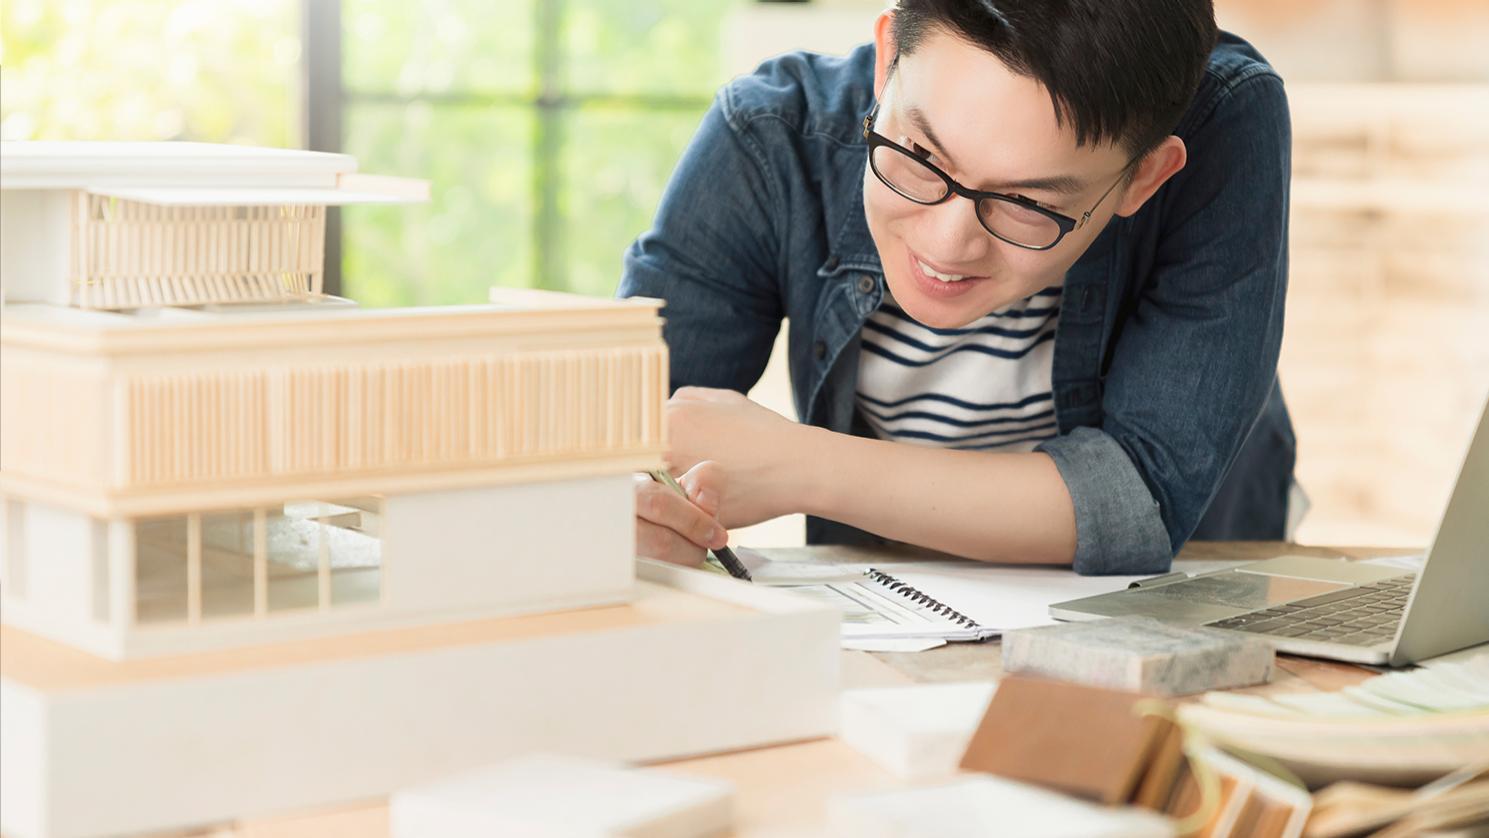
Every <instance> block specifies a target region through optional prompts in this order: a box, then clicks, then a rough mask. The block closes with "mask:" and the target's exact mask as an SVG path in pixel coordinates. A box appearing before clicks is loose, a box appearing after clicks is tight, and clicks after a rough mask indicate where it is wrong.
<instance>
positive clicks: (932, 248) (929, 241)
mask: <svg viewBox="0 0 1489 838" xmlns="http://www.w3.org/2000/svg"><path fill="white" fill-rule="evenodd" d="M918 227H919V229H918V231H917V232H919V234H920V235H919V236H917V239H918V242H917V244H918V246H917V247H916V248H915V249H916V250H918V251H920V252H922V253H924V254H926V256H927V257H929V258H931V259H934V260H936V261H938V262H942V263H946V262H954V263H956V264H958V265H969V264H973V263H976V262H980V261H982V259H983V258H985V257H986V256H987V248H988V241H987V240H988V239H989V238H991V237H990V236H989V235H988V234H987V231H985V230H983V229H982V225H981V224H979V223H978V222H977V211H976V210H975V209H974V208H973V206H972V202H971V201H970V200H968V199H966V198H963V197H962V196H960V195H953V196H951V198H950V199H949V200H947V201H944V202H942V203H939V204H936V205H935V206H929V207H922V208H921V218H920V224H919V225H918Z"/></svg>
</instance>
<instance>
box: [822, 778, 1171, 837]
mask: <svg viewBox="0 0 1489 838" xmlns="http://www.w3.org/2000/svg"><path fill="white" fill-rule="evenodd" d="M828 814H829V817H830V819H831V823H832V828H833V832H834V834H836V835H841V836H844V838H959V836H966V837H967V838H972V836H987V835H1017V836H1021V838H1035V837H1036V836H1040V837H1042V838H1064V837H1065V836H1068V837H1069V838H1107V837H1108V836H1110V837H1111V838H1115V837H1116V836H1122V838H1146V836H1154V838H1157V837H1158V836H1170V835H1173V825H1172V822H1171V821H1170V820H1169V819H1168V818H1166V817H1163V816H1162V815H1158V814H1155V813H1153V812H1149V811H1146V810H1144V809H1135V808H1131V807H1106V806H1098V805H1096V804H1094V803H1087V802H1085V801H1082V800H1076V799H1075V798H1072V797H1066V796H1064V795H1061V794H1056V793H1055V792H1050V791H1045V790H1044V789H1041V788H1038V787H1035V786H1030V785H1025V784H1023V783H1019V782H1015V781H1013V780H1005V779H1002V778H1000V777H990V776H979V777H968V778H966V779H962V780H957V781H955V782H952V783H948V784H946V785H939V786H931V787H928V788H916V789H907V790H904V791H893V792H880V793H874V794H858V795H844V796H840V797H837V798H834V799H833V800H832V802H831V803H830V804H829V806H828Z"/></svg>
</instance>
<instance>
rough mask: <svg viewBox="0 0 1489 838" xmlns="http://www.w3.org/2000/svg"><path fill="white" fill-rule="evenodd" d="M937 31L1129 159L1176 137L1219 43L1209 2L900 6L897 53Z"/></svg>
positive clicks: (947, 0) (995, 1)
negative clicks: (985, 57) (1034, 87)
mask: <svg viewBox="0 0 1489 838" xmlns="http://www.w3.org/2000/svg"><path fill="white" fill-rule="evenodd" d="M935 31H942V32H945V33H947V34H950V35H952V36H954V37H957V38H961V39H962V40H964V41H966V42H968V43H970V44H972V45H973V46H976V47H979V48H981V49H985V50H987V51H988V52H990V53H992V54H993V55H994V56H996V57H997V58H998V59H999V60H1000V61H1002V62H1003V63H1004V64H1006V65H1007V66H1008V68H1009V69H1010V70H1012V71H1013V72H1015V73H1018V74H1019V75H1023V76H1028V77H1030V78H1033V79H1034V80H1036V81H1038V82H1039V83H1040V84H1042V85H1043V86H1044V87H1045V89H1046V90H1048V91H1049V94H1050V99H1051V101H1053V102H1054V105H1055V116H1056V119H1058V120H1059V121H1060V124H1062V125H1063V124H1064V123H1065V121H1066V120H1068V121H1069V122H1070V123H1071V125H1072V126H1073V128H1074V131H1075V138H1076V142H1077V143H1078V144H1079V145H1083V146H1084V145H1087V144H1092V145H1099V144H1103V143H1110V144H1113V145H1122V146H1125V147H1126V148H1127V149H1128V150H1129V151H1130V152H1131V154H1132V155H1133V156H1134V157H1137V156H1139V155H1143V154H1146V153H1147V152H1149V151H1151V150H1153V148H1154V147H1155V146H1157V145H1158V144H1159V143H1160V142H1162V141H1163V138H1164V137H1167V136H1168V135H1169V134H1171V133H1173V130H1174V127H1175V126H1176V125H1178V123H1179V118H1180V117H1182V116H1183V115H1184V110H1185V109H1186V108H1188V107H1189V102H1190V100H1191V99H1193V98H1194V92H1195V90H1196V89H1197V88H1198V87H1199V82H1200V78H1201V77H1202V76H1203V74H1204V72H1205V67H1206V65H1207V64H1208V63H1209V58H1210V52H1211V50H1213V49H1214V48H1215V39H1216V37H1217V32H1216V27H1215V7H1214V3H1213V0H898V3H897V8H896V11H895V16H894V24H893V27H892V34H893V38H894V45H895V50H896V52H897V53H898V54H899V55H910V54H912V53H914V52H915V50H916V48H918V47H919V46H920V45H921V43H922V42H923V41H924V40H925V38H926V36H927V35H930V34H931V33H932V32H935Z"/></svg>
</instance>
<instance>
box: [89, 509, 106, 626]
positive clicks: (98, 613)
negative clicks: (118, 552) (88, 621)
mask: <svg viewBox="0 0 1489 838" xmlns="http://www.w3.org/2000/svg"><path fill="white" fill-rule="evenodd" d="M109 546H110V545H109V522H108V521H102V520H99V519H97V518H94V519H93V544H92V548H91V549H92V552H91V555H90V556H89V560H90V563H91V564H92V570H91V575H92V577H93V578H92V579H91V580H90V581H91V583H92V589H93V619H95V620H97V621H98V622H100V623H107V622H108V621H109V552H110V550H109Z"/></svg>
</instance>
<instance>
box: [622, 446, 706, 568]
mask: <svg viewBox="0 0 1489 838" xmlns="http://www.w3.org/2000/svg"><path fill="white" fill-rule="evenodd" d="M678 483H680V484H682V487H683V489H685V490H687V493H688V496H687V497H683V496H682V495H679V494H678V493H677V492H676V491H675V490H673V489H672V488H671V487H669V486H665V485H663V484H661V483H658V482H656V481H655V480H653V479H652V478H651V476H650V475H647V474H638V475H636V555H638V556H645V557H647V558H649V559H661V560H662V561H667V562H673V563H674V564H685V565H698V564H701V563H702V562H703V557H704V552H705V551H706V550H709V549H713V548H718V547H723V546H724V545H725V544H727V543H728V541H729V534H728V533H727V532H725V531H724V528H723V527H722V526H720V525H719V522H718V520H717V518H716V517H715V516H716V515H717V514H718V511H719V487H720V486H721V485H722V483H723V476H722V473H721V472H720V470H719V469H718V467H717V466H716V465H715V464H714V463H711V462H702V463H699V464H698V465H696V466H694V467H693V468H692V469H689V470H688V473H687V474H684V475H683V476H682V478H681V479H680V480H678Z"/></svg>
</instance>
